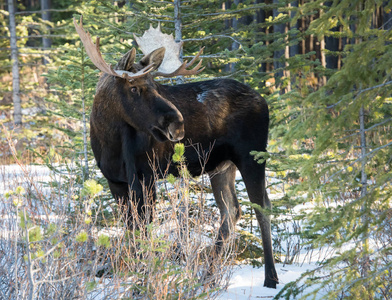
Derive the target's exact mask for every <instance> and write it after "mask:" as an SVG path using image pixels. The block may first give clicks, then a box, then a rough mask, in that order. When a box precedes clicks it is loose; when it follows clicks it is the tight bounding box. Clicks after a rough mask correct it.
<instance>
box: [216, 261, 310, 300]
mask: <svg viewBox="0 0 392 300" xmlns="http://www.w3.org/2000/svg"><path fill="white" fill-rule="evenodd" d="M275 267H276V271H277V273H278V277H279V284H278V285H277V287H276V289H271V288H266V287H263V284H264V268H263V267H261V268H253V267H252V266H249V265H239V266H238V267H237V268H236V269H235V271H234V273H233V276H232V278H231V280H230V285H229V288H228V289H227V291H226V292H224V293H223V294H222V295H221V296H220V297H219V298H218V299H220V300H251V299H272V298H273V297H274V296H275V295H276V294H278V293H279V291H280V290H282V288H283V287H284V285H285V284H287V283H289V282H291V281H294V280H296V279H298V278H299V277H300V276H301V274H302V273H304V272H305V271H306V270H308V269H314V268H315V264H301V265H299V264H293V265H283V264H276V266H275Z"/></svg>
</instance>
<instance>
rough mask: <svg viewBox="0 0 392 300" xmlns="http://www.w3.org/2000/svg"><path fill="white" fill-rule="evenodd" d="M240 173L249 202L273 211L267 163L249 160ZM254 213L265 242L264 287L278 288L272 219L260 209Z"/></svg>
mask: <svg viewBox="0 0 392 300" xmlns="http://www.w3.org/2000/svg"><path fill="white" fill-rule="evenodd" d="M240 172H241V175H242V178H243V180H244V183H245V186H246V189H247V192H248V196H249V200H250V201H251V202H252V203H254V204H258V205H260V207H261V208H262V209H271V208H272V206H271V202H270V200H269V198H268V195H267V191H266V187H265V163H264V164H262V165H260V164H257V163H256V162H255V161H254V160H249V162H248V164H242V165H241V166H240ZM254 211H255V214H256V218H257V221H258V223H259V226H260V230H261V238H262V241H263V250H264V261H265V266H264V269H265V281H264V286H266V287H269V288H276V284H277V283H279V280H278V276H277V273H276V270H275V262H274V254H273V251H272V239H271V217H270V215H268V214H266V213H263V212H262V211H261V210H260V209H257V208H255V209H254Z"/></svg>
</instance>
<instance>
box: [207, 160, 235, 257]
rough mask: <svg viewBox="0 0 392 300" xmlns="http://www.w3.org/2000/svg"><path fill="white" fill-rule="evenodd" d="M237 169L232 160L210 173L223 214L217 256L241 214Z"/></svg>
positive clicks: (216, 247)
mask: <svg viewBox="0 0 392 300" xmlns="http://www.w3.org/2000/svg"><path fill="white" fill-rule="evenodd" d="M236 169H237V168H236V166H235V165H234V164H233V163H232V162H227V163H226V164H225V167H224V168H223V170H218V171H217V173H212V174H210V180H211V186H212V191H213V193H214V197H215V201H216V203H217V205H218V208H219V210H220V214H221V226H220V228H219V232H218V238H217V240H216V243H215V255H216V256H219V255H220V254H221V252H222V248H223V245H224V242H225V241H226V240H227V239H228V238H229V236H230V234H231V233H232V232H233V231H234V229H235V225H236V223H237V221H238V219H239V218H240V216H241V210H240V207H239V204H238V200H237V196H236V190H235V173H236Z"/></svg>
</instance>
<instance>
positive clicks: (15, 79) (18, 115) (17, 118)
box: [8, 0, 22, 125]
mask: <svg viewBox="0 0 392 300" xmlns="http://www.w3.org/2000/svg"><path fill="white" fill-rule="evenodd" d="M8 11H9V14H10V36H11V38H10V45H11V61H12V100H13V102H14V123H15V125H21V124H22V106H21V101H20V80H19V63H18V46H17V44H16V41H17V39H16V22H15V6H14V0H8Z"/></svg>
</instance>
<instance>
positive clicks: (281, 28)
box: [272, 0, 286, 85]
mask: <svg viewBox="0 0 392 300" xmlns="http://www.w3.org/2000/svg"><path fill="white" fill-rule="evenodd" d="M279 2H280V1H279V0H273V3H274V4H276V5H278V4H279ZM272 14H273V17H274V18H276V17H277V16H278V15H279V11H278V8H274V9H273V12H272ZM273 27H274V36H275V38H276V39H278V37H277V35H279V33H281V34H284V33H285V30H286V24H283V23H279V24H276V23H275V24H274V26H273ZM284 55H285V47H284V46H282V47H281V49H279V50H276V51H274V69H275V79H276V82H277V83H278V85H280V82H281V79H282V77H283V68H284V66H285V64H284V62H282V61H280V59H281V58H282V57H284Z"/></svg>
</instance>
